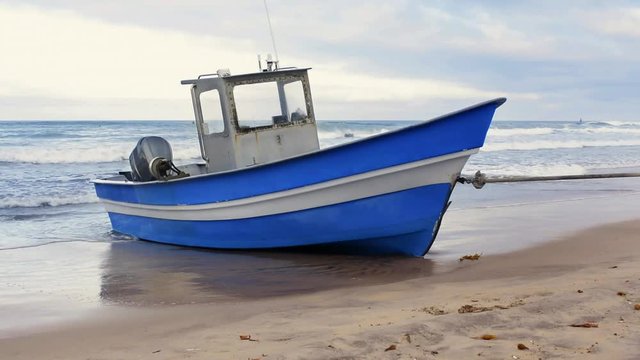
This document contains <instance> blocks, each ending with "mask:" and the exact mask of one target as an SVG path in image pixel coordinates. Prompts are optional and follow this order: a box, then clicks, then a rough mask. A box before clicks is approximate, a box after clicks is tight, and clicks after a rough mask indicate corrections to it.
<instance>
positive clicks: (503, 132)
mask: <svg viewBox="0 0 640 360" xmlns="http://www.w3.org/2000/svg"><path fill="white" fill-rule="evenodd" d="M554 131H555V129H552V128H530V129H498V128H491V129H489V136H519V135H548V134H552V133H553V132H554Z"/></svg>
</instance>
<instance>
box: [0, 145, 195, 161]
mask: <svg viewBox="0 0 640 360" xmlns="http://www.w3.org/2000/svg"><path fill="white" fill-rule="evenodd" d="M131 149H132V147H131V145H130V144H127V145H124V144H122V145H115V146H111V145H100V144H97V145H96V146H95V147H92V148H86V147H67V148H41V147H22V148H13V149H7V148H5V149H4V151H2V152H0V162H14V163H16V162H19V163H31V164H65V163H108V162H119V161H125V160H128V159H129V153H130V152H131ZM199 157H200V152H199V150H198V148H197V147H193V148H192V147H189V148H177V149H174V151H173V158H174V160H190V159H196V158H199Z"/></svg>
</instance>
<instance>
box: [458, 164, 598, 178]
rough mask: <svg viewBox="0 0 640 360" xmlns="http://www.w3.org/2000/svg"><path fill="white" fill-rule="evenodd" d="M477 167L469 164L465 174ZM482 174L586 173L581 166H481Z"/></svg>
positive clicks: (550, 174) (502, 175) (544, 174)
mask: <svg viewBox="0 0 640 360" xmlns="http://www.w3.org/2000/svg"><path fill="white" fill-rule="evenodd" d="M478 166H479V165H473V164H470V165H469V166H468V168H469V169H466V168H465V171H464V172H465V173H470V172H472V171H473V170H474V169H475V168H476V167H478ZM481 167H482V169H481V170H482V172H483V173H485V174H487V175H491V176H496V177H504V176H558V175H581V174H585V173H586V172H587V169H585V168H584V167H583V166H580V165H575V164H553V165H520V164H511V165H481Z"/></svg>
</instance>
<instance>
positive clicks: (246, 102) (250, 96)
mask: <svg viewBox="0 0 640 360" xmlns="http://www.w3.org/2000/svg"><path fill="white" fill-rule="evenodd" d="M233 99H234V103H235V108H236V113H237V115H238V126H239V127H240V129H251V128H259V127H266V126H269V127H270V126H273V125H286V124H289V123H291V122H296V121H300V120H305V119H307V117H308V115H307V106H306V101H305V96H304V87H303V85H302V81H300V80H295V81H290V80H288V81H287V80H280V81H271V82H263V83H251V84H240V85H236V86H235V87H234V88H233Z"/></svg>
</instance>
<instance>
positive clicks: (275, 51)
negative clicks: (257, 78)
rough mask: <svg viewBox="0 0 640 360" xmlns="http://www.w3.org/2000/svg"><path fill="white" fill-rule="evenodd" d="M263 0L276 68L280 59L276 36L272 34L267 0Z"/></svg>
mask: <svg viewBox="0 0 640 360" xmlns="http://www.w3.org/2000/svg"><path fill="white" fill-rule="evenodd" d="M263 2H264V10H265V11H266V13H267V22H268V23H269V33H270V34H271V44H272V45H273V52H274V54H275V55H276V61H275V65H276V69H277V68H278V62H279V61H280V59H279V58H278V49H276V38H275V37H274V36H273V28H272V27H271V17H270V16H269V7H268V6H267V0H263Z"/></svg>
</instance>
